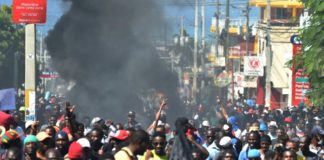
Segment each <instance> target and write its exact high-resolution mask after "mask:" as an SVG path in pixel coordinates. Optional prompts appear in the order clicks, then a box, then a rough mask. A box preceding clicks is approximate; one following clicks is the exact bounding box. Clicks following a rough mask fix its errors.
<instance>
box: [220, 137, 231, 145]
mask: <svg viewBox="0 0 324 160" xmlns="http://www.w3.org/2000/svg"><path fill="white" fill-rule="evenodd" d="M231 144H232V138H231V137H228V136H224V137H223V138H221V139H220V141H219V145H221V146H222V147H228V146H229V145H231Z"/></svg>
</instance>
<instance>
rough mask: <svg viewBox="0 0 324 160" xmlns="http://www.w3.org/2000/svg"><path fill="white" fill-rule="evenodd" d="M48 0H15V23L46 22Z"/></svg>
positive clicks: (13, 15)
mask: <svg viewBox="0 0 324 160" xmlns="http://www.w3.org/2000/svg"><path fill="white" fill-rule="evenodd" d="M46 6H47V3H46V0H13V8H12V21H13V23H26V24H37V23H45V22H46Z"/></svg>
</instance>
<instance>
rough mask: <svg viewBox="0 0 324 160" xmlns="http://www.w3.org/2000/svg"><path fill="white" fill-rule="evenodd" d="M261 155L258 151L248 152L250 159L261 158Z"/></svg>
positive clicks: (251, 150)
mask: <svg viewBox="0 0 324 160" xmlns="http://www.w3.org/2000/svg"><path fill="white" fill-rule="evenodd" d="M260 156H261V154H260V151H259V150H258V149H250V150H249V151H248V158H260Z"/></svg>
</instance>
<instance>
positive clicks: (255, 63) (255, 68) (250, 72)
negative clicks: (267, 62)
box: [244, 56, 264, 76]
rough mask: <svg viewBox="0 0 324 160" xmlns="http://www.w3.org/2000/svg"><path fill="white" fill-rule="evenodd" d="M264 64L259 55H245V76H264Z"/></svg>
mask: <svg viewBox="0 0 324 160" xmlns="http://www.w3.org/2000/svg"><path fill="white" fill-rule="evenodd" d="M263 72H264V71H263V64H262V61H261V58H260V57H258V56H245V57H244V75H245V76H263Z"/></svg>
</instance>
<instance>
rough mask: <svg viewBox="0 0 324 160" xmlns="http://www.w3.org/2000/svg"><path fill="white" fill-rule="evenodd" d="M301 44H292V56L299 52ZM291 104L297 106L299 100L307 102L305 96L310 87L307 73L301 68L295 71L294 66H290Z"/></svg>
mask: <svg viewBox="0 0 324 160" xmlns="http://www.w3.org/2000/svg"><path fill="white" fill-rule="evenodd" d="M301 49H302V47H301V45H300V44H294V45H293V57H294V56H296V55H297V54H301ZM291 89H292V94H291V98H292V100H291V105H292V106H298V105H299V104H300V103H301V102H304V103H309V99H308V97H307V96H306V93H307V90H309V89H310V83H309V80H308V77H307V75H305V74H304V72H303V70H302V69H299V70H297V71H295V66H294V65H293V68H292V82H291Z"/></svg>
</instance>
